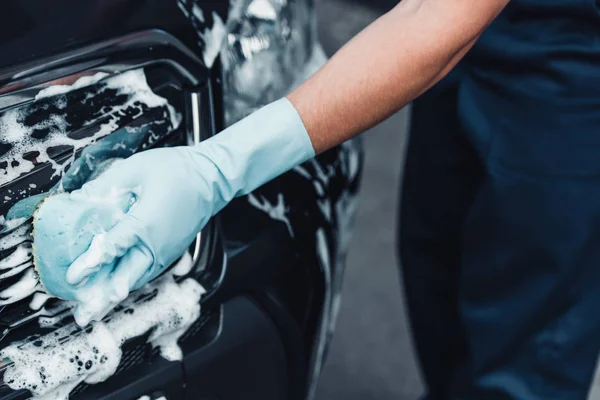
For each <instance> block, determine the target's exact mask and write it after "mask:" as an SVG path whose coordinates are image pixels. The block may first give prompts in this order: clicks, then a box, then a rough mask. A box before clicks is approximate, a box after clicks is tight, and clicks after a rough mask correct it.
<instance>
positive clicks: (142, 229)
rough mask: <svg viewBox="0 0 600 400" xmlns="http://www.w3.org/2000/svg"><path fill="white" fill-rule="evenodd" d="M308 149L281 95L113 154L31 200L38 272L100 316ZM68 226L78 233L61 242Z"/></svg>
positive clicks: (87, 312)
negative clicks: (217, 123)
mask: <svg viewBox="0 0 600 400" xmlns="http://www.w3.org/2000/svg"><path fill="white" fill-rule="evenodd" d="M314 155H315V153H314V149H313V147H312V143H311V141H310V138H309V136H308V133H307V132H306V129H305V128H304V125H303V123H302V120H301V119H300V116H299V115H298V113H297V111H296V110H295V108H294V107H293V105H292V104H291V103H290V102H289V101H288V100H287V99H281V100H279V101H277V102H275V103H272V104H270V105H268V106H266V107H264V108H262V109H261V110H259V111H257V112H255V113H254V114H252V115H250V116H249V117H247V118H245V119H243V120H242V121H240V122H238V123H237V124H235V125H233V126H231V127H229V128H227V129H226V130H225V131H223V132H221V133H220V134H218V135H216V136H214V137H212V138H210V139H208V140H205V141H204V142H202V143H200V144H198V145H196V146H194V147H175V148H164V149H156V150H150V151H147V152H143V153H138V154H135V155H133V156H131V157H130V158H128V159H126V160H123V161H119V162H118V163H116V164H114V165H113V166H112V167H110V168H109V169H108V170H107V171H106V172H104V173H103V174H102V175H100V176H99V177H98V178H97V179H95V180H93V181H91V182H89V183H87V184H85V185H84V186H83V187H82V188H81V190H77V191H74V192H72V193H71V194H62V195H57V196H53V197H50V198H48V199H47V200H46V201H45V202H44V203H43V204H42V205H41V206H40V208H39V209H38V212H37V214H36V216H35V218H34V224H35V225H34V226H35V230H34V247H35V251H34V252H35V255H36V267H37V269H38V271H39V273H40V277H41V279H42V282H43V283H44V285H45V286H46V289H47V290H48V291H49V292H50V293H51V294H56V295H59V296H62V297H66V298H68V299H70V300H75V301H77V302H79V306H78V310H79V318H78V322H79V323H80V324H85V323H87V321H89V320H90V319H100V318H102V317H103V316H104V314H106V312H107V311H108V310H107V308H109V309H110V308H111V307H112V305H114V304H117V303H118V302H119V301H121V300H123V299H124V298H125V297H127V295H128V293H129V291H130V290H133V289H137V288H139V287H141V286H142V285H144V284H145V283H146V282H148V281H150V280H151V279H153V278H155V277H156V276H158V275H159V274H160V273H161V272H163V271H164V270H165V269H166V268H167V267H168V266H169V265H170V264H171V263H173V262H174V261H175V260H176V259H177V258H178V257H180V256H181V255H182V254H183V252H184V251H185V250H186V248H187V247H188V246H189V245H190V244H191V243H192V241H193V240H194V238H195V236H196V234H197V233H198V232H200V230H201V229H202V228H203V227H204V226H205V225H206V223H207V222H208V220H209V219H210V217H212V216H213V215H214V214H216V213H217V212H218V211H219V210H221V209H222V208H223V207H224V206H225V205H226V204H227V203H228V202H229V201H231V200H232V199H233V198H234V197H236V196H240V195H243V194H247V193H249V192H251V191H252V190H254V189H256V188H257V187H259V186H261V185H262V184H264V183H266V182H268V181H269V180H271V179H273V178H275V177H276V176H278V175H280V174H282V173H284V172H286V171H287V170H289V169H291V168H293V167H294V166H296V165H298V164H300V163H302V162H304V161H306V160H307V159H309V158H312V157H314ZM94 203H96V206H94ZM75 205H78V206H75ZM81 205H86V206H81ZM100 205H103V206H100ZM106 205H110V207H109V208H110V210H108V211H107V210H106V209H105V208H106V207H105V206H106ZM111 207H112V208H111ZM45 210H48V212H46V211H45ZM78 213H79V216H78V215H76V214H78ZM65 215H68V218H66V219H65V217H64V216H65ZM61 218H62V221H61ZM82 220H85V221H86V223H82ZM89 221H94V222H93V223H89ZM58 231H63V234H62V236H63V238H62V239H61V237H60V236H61V235H59V232H58ZM65 231H67V232H68V234H69V235H71V236H72V237H75V238H77V240H72V239H73V238H69V240H68V241H67V242H68V243H69V244H67V245H66V246H62V247H61V245H60V243H65V240H64V239H65V238H64V232H65ZM61 240H62V242H61ZM53 241H56V243H53ZM58 242H60V243H58ZM71 243H73V244H71ZM63 247H64V248H63ZM42 249H43V251H42ZM53 249H55V250H57V249H58V250H59V251H53ZM82 252H83V254H81V253H82ZM58 253H60V254H58ZM100 286H102V290H98V288H99V287H100ZM91 292H93V293H94V296H98V295H99V294H98V293H101V297H102V299H98V298H93V297H94V296H92V295H90V293H91ZM90 302H94V306H93V307H92V306H90V304H89V303H90ZM99 302H100V303H102V302H103V303H104V304H103V305H104V307H102V306H101V305H99V304H98V303H99ZM77 316H78V315H77V312H76V317H77Z"/></svg>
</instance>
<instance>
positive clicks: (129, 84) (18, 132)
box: [0, 69, 181, 304]
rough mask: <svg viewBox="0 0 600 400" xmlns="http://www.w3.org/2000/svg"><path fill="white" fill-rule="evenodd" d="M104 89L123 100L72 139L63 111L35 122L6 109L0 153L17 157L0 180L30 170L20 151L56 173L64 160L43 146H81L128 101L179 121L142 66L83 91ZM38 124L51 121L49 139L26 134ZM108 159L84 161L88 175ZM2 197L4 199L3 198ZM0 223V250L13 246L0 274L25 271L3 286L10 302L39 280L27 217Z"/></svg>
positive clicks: (103, 130) (56, 90)
mask: <svg viewBox="0 0 600 400" xmlns="http://www.w3.org/2000/svg"><path fill="white" fill-rule="evenodd" d="M106 77H107V75H106V74H103V73H98V74H95V75H93V76H86V77H82V78H80V79H78V80H77V81H76V82H75V83H74V84H73V85H70V86H68V85H57V86H52V87H49V88H47V89H44V90H42V91H41V92H40V93H39V94H38V96H37V97H36V101H37V100H40V99H44V98H47V97H50V96H55V95H57V94H65V93H67V92H68V91H70V90H74V89H78V88H81V87H85V86H88V85H91V84H93V83H97V82H99V81H100V80H102V79H104V78H106ZM107 89H116V90H117V92H118V94H121V95H123V94H125V95H127V96H128V101H127V102H126V103H125V104H123V105H120V106H118V107H111V110H110V114H111V115H113V116H114V118H112V119H111V120H110V121H108V122H107V123H104V124H103V125H102V126H101V127H100V128H99V130H98V131H97V132H96V133H95V134H94V135H92V136H90V137H89V138H86V139H80V140H72V139H69V138H68V137H67V136H66V132H64V130H66V129H67V128H68V127H67V125H66V119H65V115H58V114H54V115H53V116H52V117H51V118H50V120H51V121H52V123H49V122H47V121H45V122H41V123H39V124H37V125H35V126H26V125H25V123H24V122H23V120H24V118H25V117H26V115H24V113H23V112H22V111H21V110H13V111H12V112H8V113H6V114H4V115H3V116H2V117H0V133H1V134H2V139H3V141H5V142H6V141H8V143H10V144H12V145H13V149H12V150H11V151H10V152H9V153H8V154H5V155H3V156H2V158H3V159H11V158H12V159H17V160H18V161H19V163H20V166H17V167H13V166H12V164H11V163H9V165H11V167H9V168H8V169H6V170H0V174H2V173H4V175H3V177H2V180H3V181H4V180H5V179H6V180H10V179H14V178H16V177H17V176H19V175H20V174H21V173H25V172H28V171H30V170H31V169H32V168H33V164H32V163H31V162H29V161H26V160H24V159H22V156H23V155H24V154H25V153H27V152H29V151H34V150H37V151H39V152H40V156H38V158H37V160H38V161H43V160H44V159H46V160H47V161H49V162H50V164H51V167H52V168H54V170H55V174H56V173H60V174H62V173H63V169H64V168H65V166H66V164H68V162H67V163H65V166H61V165H58V164H57V163H56V162H54V161H53V160H49V157H47V150H48V149H49V148H51V147H53V146H57V145H61V144H72V145H74V147H75V148H81V147H84V146H86V145H88V144H90V143H92V142H93V141H95V140H97V139H100V138H101V137H103V136H106V135H107V134H109V133H111V132H112V131H114V130H115V129H117V128H118V126H117V120H118V118H117V115H118V114H119V113H121V112H123V111H124V110H125V109H130V107H136V108H135V109H138V110H139V112H141V111H142V106H141V105H145V106H147V107H159V106H165V107H166V108H167V110H168V115H167V119H168V120H167V121H165V122H168V123H170V124H171V125H172V126H173V127H174V128H176V127H177V126H179V124H180V123H181V116H180V115H179V114H177V112H176V111H175V109H174V108H173V107H172V106H171V105H170V104H168V102H167V100H166V99H164V98H162V97H160V96H158V95H156V94H154V93H153V92H152V90H151V89H150V87H149V86H148V84H147V82H146V78H145V75H144V72H143V70H141V69H139V70H133V71H128V72H125V73H123V74H120V75H117V76H113V77H109V78H108V79H106V85H105V86H104V87H103V88H101V89H100V90H98V91H94V92H93V93H91V94H90V96H89V97H93V96H95V95H98V94H100V93H102V92H103V91H105V90H107ZM65 112H67V111H65ZM94 121H95V120H90V121H88V122H87V123H88V124H91V123H93V122H94ZM44 124H46V125H52V126H53V127H54V129H55V131H53V132H51V133H50V134H49V135H48V136H49V137H50V139H45V140H44V141H39V140H34V139H32V138H31V136H30V135H31V133H32V132H33V131H34V130H35V129H39V128H41V127H43V126H44ZM85 161H89V162H90V163H91V164H93V163H92V161H93V160H91V159H87V160H85ZM112 161H114V160H112ZM109 165H110V163H108V162H106V163H102V164H98V165H90V168H93V169H94V170H93V173H92V178H93V177H94V176H96V175H97V174H99V173H101V172H102V171H103V170H104V169H105V168H107V167H108V166H109ZM76 173H77V171H72V174H73V175H76ZM35 187H36V185H35V184H31V185H30V188H31V189H35ZM9 192H10V193H9V194H10V196H7V197H8V198H9V199H10V200H14V199H15V197H14V195H15V194H14V193H13V192H12V191H10V190H9ZM20 195H21V197H24V196H25V197H26V193H21V194H20ZM0 201H1V200H0ZM5 201H8V200H6V199H5ZM0 224H1V225H3V227H4V228H3V230H2V232H3V235H2V236H1V237H0V251H4V250H9V249H11V248H15V247H16V249H15V250H14V251H13V252H12V253H10V254H9V255H7V256H6V257H4V258H3V259H1V260H0V279H3V278H8V277H11V276H15V275H17V274H24V276H26V278H23V279H22V280H19V282H18V286H17V289H18V290H17V291H20V292H19V293H17V291H15V290H9V289H10V288H8V289H6V290H5V292H3V296H7V297H5V298H2V304H10V303H12V302H15V301H18V300H20V299H23V298H26V297H28V296H31V295H33V294H34V293H35V292H36V291H37V290H38V289H39V286H37V285H34V284H33V280H34V279H36V280H37V279H38V278H37V275H36V274H34V273H33V267H32V254H31V244H30V243H29V241H30V240H31V225H30V224H29V223H28V219H27V218H15V219H8V220H7V219H6V218H5V217H4V216H0ZM30 271H31V272H30ZM9 295H10V296H9Z"/></svg>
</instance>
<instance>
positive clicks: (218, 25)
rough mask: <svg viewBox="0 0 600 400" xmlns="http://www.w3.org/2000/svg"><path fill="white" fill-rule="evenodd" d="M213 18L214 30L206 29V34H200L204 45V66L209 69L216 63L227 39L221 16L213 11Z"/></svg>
mask: <svg viewBox="0 0 600 400" xmlns="http://www.w3.org/2000/svg"><path fill="white" fill-rule="evenodd" d="M212 17H213V26H212V28H211V29H209V28H206V29H204V32H202V33H199V36H200V38H201V39H202V42H203V43H204V50H203V52H202V57H203V59H204V64H206V66H207V67H208V68H211V67H212V66H213V64H214V63H215V60H216V59H217V57H218V56H219V53H221V50H222V49H223V45H224V44H225V39H226V37H227V28H226V26H225V23H224V22H223V20H222V19H221V17H220V16H219V14H217V13H216V12H214V11H213V13H212Z"/></svg>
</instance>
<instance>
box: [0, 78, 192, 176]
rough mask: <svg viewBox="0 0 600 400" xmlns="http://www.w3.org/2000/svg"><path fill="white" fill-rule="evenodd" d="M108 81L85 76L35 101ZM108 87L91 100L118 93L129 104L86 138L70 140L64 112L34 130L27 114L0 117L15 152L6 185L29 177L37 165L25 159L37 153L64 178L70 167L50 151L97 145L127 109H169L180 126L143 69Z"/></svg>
mask: <svg viewBox="0 0 600 400" xmlns="http://www.w3.org/2000/svg"><path fill="white" fill-rule="evenodd" d="M105 77H106V74H96V75H94V76H91V77H89V76H86V77H82V78H79V79H78V80H77V81H76V82H75V83H74V84H73V85H70V86H67V85H57V86H52V87H49V88H47V89H44V90H42V91H41V92H40V93H39V94H38V97H36V100H39V99H42V98H46V97H48V96H53V95H56V94H64V93H67V92H68V91H70V90H74V89H78V88H81V87H85V86H88V85H90V84H92V83H96V82H98V81H99V80H101V79H103V78H105ZM105 82H106V84H105V86H103V87H101V88H100V89H99V92H93V93H90V94H88V96H89V97H90V98H91V97H94V96H96V95H98V94H100V93H102V92H104V91H105V90H108V89H116V90H117V91H118V92H117V95H125V96H126V97H127V101H126V102H125V103H124V104H121V105H119V106H114V107H112V109H111V110H110V114H109V115H111V118H110V120H109V121H107V122H105V123H103V124H102V125H100V126H99V128H98V130H97V131H96V132H95V133H94V134H92V135H90V136H88V137H85V138H81V139H72V138H69V137H68V136H67V130H68V124H67V121H66V114H67V113H68V110H65V111H64V113H63V114H52V115H51V116H50V117H49V118H48V119H46V120H44V121H42V122H39V123H37V124H35V125H33V126H27V125H26V124H25V123H24V122H23V121H24V120H25V117H26V116H27V115H26V114H25V110H23V109H14V110H9V111H7V112H5V113H4V114H3V115H2V116H1V117H0V136H1V137H2V140H3V141H4V142H5V143H7V144H9V145H11V146H12V148H11V149H10V150H9V151H8V153H7V154H5V155H3V156H2V158H3V159H5V160H7V161H8V166H7V167H6V169H5V170H4V177H3V181H11V180H14V179H16V178H17V177H19V176H20V175H22V174H25V173H28V172H30V171H31V170H33V168H34V167H35V165H34V163H33V162H31V161H29V160H27V159H25V158H24V157H23V156H24V155H25V154H26V153H28V152H32V151H35V152H38V153H39V156H38V157H37V162H38V163H49V164H50V165H51V167H52V168H53V170H54V175H62V174H63V173H64V168H65V167H66V166H67V165H68V164H69V163H68V162H66V163H64V164H63V165H60V164H58V163H57V162H56V161H54V160H53V159H52V158H50V156H49V155H48V149H49V148H52V147H56V146H71V147H73V154H75V152H76V151H77V150H79V149H82V148H84V147H86V146H87V145H89V144H91V143H94V142H95V141H97V140H98V139H101V138H102V137H104V136H107V135H108V134H110V133H112V132H113V131H115V130H116V129H117V128H118V126H117V122H118V115H119V113H120V112H123V111H124V110H126V109H132V108H136V109H138V110H139V113H140V114H141V113H142V106H141V105H142V104H144V105H146V106H148V107H150V108H152V107H166V108H167V110H168V114H169V120H170V122H171V124H172V126H173V127H174V128H176V127H178V126H179V124H180V123H181V116H180V115H179V114H178V113H177V112H176V111H175V109H174V108H173V107H172V106H171V105H170V104H169V103H168V102H167V100H166V99H165V98H163V97H160V96H158V95H156V94H155V93H154V92H152V89H150V87H149V86H148V83H147V82H146V77H145V74H144V71H143V69H137V70H131V71H127V72H124V73H122V74H118V75H114V76H111V77H110V78H108V79H106V80H105ZM100 118H105V116H101V117H97V118H96V119H91V120H89V121H87V122H86V125H89V124H92V123H94V122H97V121H98V120H99V119H100ZM44 128H51V132H50V133H49V134H48V136H47V137H46V138H45V139H44V140H42V141H39V140H36V139H34V138H32V137H31V134H32V133H33V132H34V131H35V130H38V129H44ZM12 161H17V162H18V165H16V166H14V165H13V164H12Z"/></svg>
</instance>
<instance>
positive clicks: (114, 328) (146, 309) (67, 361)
mask: <svg viewBox="0 0 600 400" xmlns="http://www.w3.org/2000/svg"><path fill="white" fill-rule="evenodd" d="M191 268H192V259H191V257H190V256H189V254H188V255H187V256H186V257H184V258H183V260H182V261H181V262H180V265H179V267H178V269H179V271H180V272H181V271H183V270H186V269H187V270H188V271H189V270H190V269H191ZM202 294H204V289H203V288H202V286H201V285H200V284H199V283H198V282H196V281H195V280H193V279H191V278H188V279H186V280H184V281H182V282H180V283H178V282H177V281H175V279H174V274H173V273H172V272H169V273H167V274H166V275H164V276H163V277H161V278H159V279H157V280H155V281H153V282H151V283H149V284H148V285H146V286H144V287H143V288H142V289H140V290H138V291H137V292H135V293H133V294H132V295H131V296H130V297H129V298H128V299H127V300H125V301H124V302H123V303H121V305H120V307H119V311H116V312H114V313H113V314H111V315H109V316H108V317H106V318H105V319H104V320H103V321H102V322H94V323H92V324H91V325H89V326H88V327H86V328H84V329H83V330H79V329H78V328H77V326H76V325H75V324H73V323H71V324H69V325H67V326H65V327H63V328H60V329H58V330H56V331H54V332H52V333H50V334H47V335H45V336H43V337H40V338H33V339H29V340H26V341H24V342H19V343H13V344H11V345H10V346H8V347H6V348H5V349H3V350H2V351H1V352H0V357H5V358H8V359H10V360H11V361H12V363H13V364H11V365H10V366H9V367H8V369H7V371H6V373H5V375H4V376H5V378H4V379H5V382H6V383H7V384H8V385H9V387H11V388H12V389H15V390H17V389H29V390H30V391H31V392H32V393H33V394H34V395H35V396H36V397H34V398H35V399H68V394H69V392H70V391H71V390H72V389H73V388H74V387H75V386H77V384H79V383H80V382H82V381H85V382H86V383H90V384H93V383H98V382H102V381H104V380H106V379H108V378H109V377H110V376H112V375H113V374H114V372H115V371H116V368H117V366H118V365H119V362H120V360H121V355H122V352H121V346H122V345H123V344H124V343H125V342H126V341H128V340H130V339H132V338H135V337H138V336H140V335H143V334H145V333H147V332H151V333H150V336H149V338H148V342H149V343H151V344H152V346H154V347H159V348H160V354H161V356H162V357H164V358H166V359H167V360H170V361H177V360H181V359H182V353H181V349H180V348H179V346H178V344H177V340H178V339H179V338H180V337H181V335H182V334H183V333H184V332H185V331H186V330H187V329H188V328H189V327H190V326H191V324H192V323H194V321H196V320H197V319H198V317H199V315H200V297H201V296H202ZM75 332H76V333H75Z"/></svg>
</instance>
